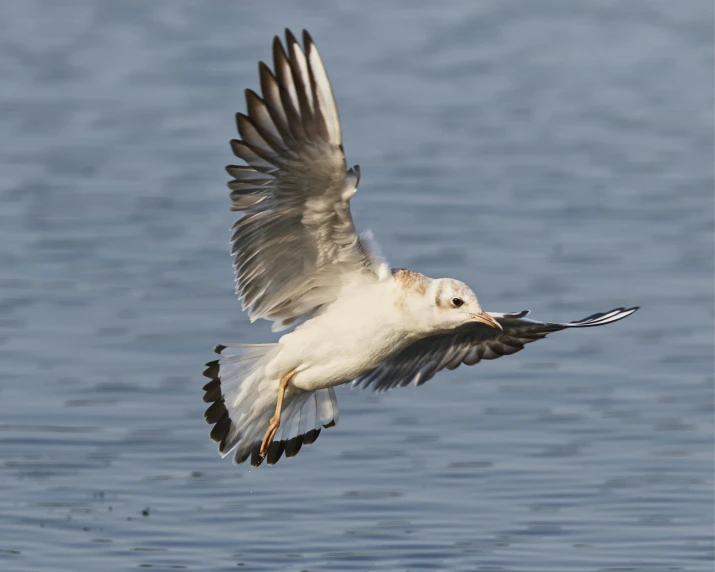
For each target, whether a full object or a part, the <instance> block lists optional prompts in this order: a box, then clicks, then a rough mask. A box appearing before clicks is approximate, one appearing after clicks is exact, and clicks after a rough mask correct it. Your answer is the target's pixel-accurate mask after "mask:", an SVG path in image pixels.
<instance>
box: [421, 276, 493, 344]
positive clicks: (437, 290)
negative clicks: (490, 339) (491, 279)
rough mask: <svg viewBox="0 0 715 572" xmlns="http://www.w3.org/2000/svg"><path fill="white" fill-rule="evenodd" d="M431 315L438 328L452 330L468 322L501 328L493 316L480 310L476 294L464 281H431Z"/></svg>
mask: <svg viewBox="0 0 715 572" xmlns="http://www.w3.org/2000/svg"><path fill="white" fill-rule="evenodd" d="M432 287H433V292H432V294H433V295H432V317H433V320H434V323H435V326H436V328H437V329H438V330H447V331H449V330H452V329H454V328H457V327H459V326H463V325H465V324H469V323H475V322H478V323H481V324H485V325H487V326H489V327H491V328H495V329H497V330H501V329H502V327H501V325H500V324H499V322H497V321H496V320H495V319H494V318H492V317H491V316H490V315H489V314H487V313H486V312H484V311H483V310H482V307H481V306H480V305H479V301H478V300H477V296H476V295H475V294H474V292H472V289H471V288H470V287H469V286H467V285H466V284H465V283H464V282H460V281H459V280H454V279H452V278H440V279H439V280H434V281H433V283H432Z"/></svg>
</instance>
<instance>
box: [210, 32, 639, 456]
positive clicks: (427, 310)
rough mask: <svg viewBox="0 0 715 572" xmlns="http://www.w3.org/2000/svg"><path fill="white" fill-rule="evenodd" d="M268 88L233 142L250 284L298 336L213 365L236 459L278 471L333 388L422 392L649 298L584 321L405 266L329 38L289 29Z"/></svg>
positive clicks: (262, 315)
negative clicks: (360, 201) (365, 160)
mask: <svg viewBox="0 0 715 572" xmlns="http://www.w3.org/2000/svg"><path fill="white" fill-rule="evenodd" d="M258 71H259V77H260V84H261V95H259V94H258V93H256V92H255V91H252V90H250V89H248V90H246V92H245V93H246V106H247V112H246V113H245V114H244V113H238V114H237V115H236V121H237V126H238V133H239V136H240V139H234V140H232V141H231V147H232V149H233V152H234V154H235V155H236V156H237V157H238V158H240V159H242V160H243V162H244V163H245V165H229V166H228V167H226V170H227V172H228V174H229V175H230V176H231V177H233V180H232V181H230V182H229V183H228V187H229V189H230V190H231V201H232V204H231V210H233V211H241V212H242V213H243V214H242V216H241V218H239V219H238V221H237V222H236V223H235V224H234V225H233V227H232V230H233V236H232V237H231V241H230V242H231V245H232V248H231V254H232V256H234V264H233V267H234V271H235V282H236V293H237V294H238V296H239V298H240V299H241V300H242V306H243V310H247V311H248V316H249V318H250V320H251V322H253V321H255V320H258V319H265V320H270V321H272V322H273V331H283V330H289V331H288V332H287V333H284V334H283V335H282V336H281V337H280V339H279V340H278V342H277V343H268V344H237V343H225V344H220V345H218V346H216V348H215V349H214V351H215V352H216V353H217V354H219V355H220V358H219V359H217V360H214V361H210V362H209V363H207V364H206V366H207V368H206V370H205V371H204V376H205V377H207V378H209V380H210V381H209V382H208V383H206V385H205V386H204V388H203V389H204V391H205V394H204V397H203V399H204V401H205V402H206V403H210V404H211V405H209V407H208V408H207V409H206V412H205V418H206V421H207V422H208V423H209V424H210V425H213V427H212V429H211V433H210V436H211V439H213V440H214V441H215V442H217V443H218V451H219V454H220V455H221V456H222V457H225V456H226V455H228V454H230V453H232V452H233V458H234V461H235V462H236V463H243V462H245V461H247V460H248V459H249V458H250V463H251V465H253V466H259V465H260V464H261V463H262V462H263V461H264V459H265V460H266V461H267V464H269V465H272V464H275V463H276V462H277V461H278V460H279V459H280V458H281V457H282V456H283V454H284V453H285V456H286V457H293V456H295V455H297V454H298V452H299V451H300V450H301V447H302V446H303V445H310V444H312V443H314V442H315V440H316V439H317V438H318V436H319V435H320V432H321V430H323V429H326V428H329V427H332V426H334V425H335V424H336V423H337V422H338V404H337V399H336V397H335V391H334V387H335V386H338V385H342V384H346V383H351V384H352V387H360V388H371V389H373V390H375V391H378V392H382V391H386V390H389V389H393V388H396V387H405V386H407V385H410V384H412V385H422V384H423V383H425V382H426V381H428V380H429V379H431V378H432V377H433V376H434V375H435V374H436V373H437V372H438V371H440V370H442V369H444V368H447V369H454V368H456V367H457V366H459V365H460V364H465V365H474V364H476V363H477V362H479V361H481V360H483V359H495V358H498V357H501V356H504V355H510V354H513V353H516V352H518V351H520V350H521V349H523V347H524V346H525V345H526V344H528V343H531V342H534V341H536V340H540V339H542V338H544V337H546V335H547V334H550V333H551V332H557V331H559V330H565V329H568V328H589V327H594V326H603V325H605V324H610V323H612V322H616V321H618V320H622V319H623V318H625V317H627V316H630V315H631V314H633V313H634V312H635V311H636V310H637V309H638V307H633V308H616V309H615V310H611V311H609V312H602V313H598V314H593V315H592V316H589V317H588V318H584V319H583V320H578V321H575V322H570V323H553V322H539V321H536V320H532V319H529V318H527V315H528V314H529V312H528V311H524V312H515V313H497V312H486V311H484V310H483V309H482V307H481V305H480V303H479V301H478V300H477V297H476V295H475V294H474V292H473V291H472V289H471V288H469V286H467V285H466V284H464V283H462V282H460V281H458V280H454V279H452V278H429V277H427V276H425V275H423V274H420V273H418V272H415V271H414V270H409V269H405V268H402V269H394V268H391V267H390V266H389V265H388V263H387V262H386V261H385V259H384V258H383V256H382V255H381V254H380V250H379V248H378V247H377V244H376V243H375V241H374V239H373V237H372V235H371V234H370V233H369V232H364V233H361V234H358V233H357V231H356V230H355V225H354V223H353V218H352V215H351V213H350V199H351V198H352V196H353V195H354V194H355V192H356V191H357V189H358V185H359V183H360V168H359V167H358V166H354V167H352V168H348V167H347V163H346V160H345V153H344V151H343V144H342V135H341V129H340V120H339V118H338V110H337V107H336V105H335V100H334V98H333V91H332V88H331V86H330V82H329V81H328V76H327V74H326V72H325V68H324V66H323V62H322V60H321V58H320V55H319V54H318V50H317V48H316V47H315V43H314V42H313V40H312V38H311V37H310V35H309V34H308V32H307V31H303V46H302V47H301V45H300V43H299V42H298V41H297V40H296V38H295V36H294V35H293V34H292V33H291V32H290V30H286V40H285V47H284V46H283V44H282V43H281V41H280V39H279V38H278V37H275V38H274V41H273V69H271V68H270V67H269V66H268V65H266V64H265V63H263V62H259V64H258Z"/></svg>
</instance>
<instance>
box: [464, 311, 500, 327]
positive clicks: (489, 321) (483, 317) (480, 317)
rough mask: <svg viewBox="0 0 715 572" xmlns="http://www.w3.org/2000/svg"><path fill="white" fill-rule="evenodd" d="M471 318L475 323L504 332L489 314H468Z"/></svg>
mask: <svg viewBox="0 0 715 572" xmlns="http://www.w3.org/2000/svg"><path fill="white" fill-rule="evenodd" d="M470 315H471V316H472V318H474V319H475V320H476V321H477V322H481V323H482V324H486V325H487V326H489V327H490V328H495V329H497V330H502V331H503V330H504V328H502V327H501V324H500V323H499V322H497V321H496V320H495V319H494V318H492V317H491V316H490V315H489V314H487V313H486V312H479V313H478V314H470Z"/></svg>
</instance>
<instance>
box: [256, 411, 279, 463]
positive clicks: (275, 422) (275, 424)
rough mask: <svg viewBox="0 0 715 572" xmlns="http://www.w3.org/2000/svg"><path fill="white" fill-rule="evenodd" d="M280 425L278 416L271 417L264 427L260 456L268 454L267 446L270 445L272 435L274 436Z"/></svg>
mask: <svg viewBox="0 0 715 572" xmlns="http://www.w3.org/2000/svg"><path fill="white" fill-rule="evenodd" d="M280 426H281V419H280V417H275V416H274V417H271V421H270V423H269V424H268V429H266V434H265V435H264V436H263V442H262V443H261V457H265V456H266V455H267V454H268V448H269V447H270V446H271V443H273V437H275V436H276V433H277V432H278V428H279V427H280Z"/></svg>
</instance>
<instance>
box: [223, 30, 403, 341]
mask: <svg viewBox="0 0 715 572" xmlns="http://www.w3.org/2000/svg"><path fill="white" fill-rule="evenodd" d="M303 43H304V46H305V49H302V48H301V46H300V44H299V43H298V42H297V41H296V39H295V37H294V36H293V34H292V33H291V32H290V31H288V30H286V46H287V51H286V50H284V48H283V46H282V44H281V42H280V40H279V39H278V37H276V38H275V40H274V42H273V64H274V66H273V67H274V69H273V71H271V69H269V67H268V66H267V65H266V64H264V63H263V62H259V74H260V80H261V91H262V97H261V96H259V95H258V94H256V93H255V92H253V91H251V90H246V103H247V107H248V112H247V113H246V114H243V113H239V114H237V115H236V118H237V123H238V132H239V134H240V137H241V138H240V139H234V140H233V141H231V147H232V148H233V152H234V153H235V155H236V156H237V157H239V158H241V159H243V160H244V161H245V162H246V163H247V165H242V166H233V165H230V166H228V167H227V168H226V170H227V171H228V173H229V174H230V175H231V176H232V177H234V180H233V181H231V182H229V183H228V186H229V188H230V189H231V191H232V192H231V200H232V201H233V204H232V205H231V209H232V210H236V211H243V212H244V214H243V216H242V217H241V218H240V219H239V220H238V221H237V222H236V224H235V225H234V226H233V230H234V231H235V232H234V234H233V236H232V238H231V243H232V250H231V254H232V255H235V259H234V269H235V279H236V293H237V294H238V295H239V297H240V298H241V299H242V300H243V307H244V309H248V312H249V316H250V318H251V320H252V321H253V320H256V319H258V318H265V319H268V320H273V321H275V322H276V324H275V325H274V329H282V328H284V327H287V326H289V325H290V324H291V323H293V322H294V321H295V320H297V319H299V318H301V317H304V316H306V315H308V314H310V313H311V312H312V311H314V310H315V309H316V308H318V307H320V306H321V305H323V304H326V303H329V302H331V301H333V300H334V299H335V298H336V296H337V295H338V292H339V290H340V288H341V287H342V285H344V284H345V283H346V282H352V281H354V280H356V279H361V278H364V279H367V280H376V279H377V278H378V276H381V273H382V272H387V273H389V271H388V270H386V268H387V266H386V265H385V264H384V263H383V261H382V260H381V258H380V256H379V254H378V251H377V249H376V248H374V247H372V245H371V241H370V240H369V237H366V236H360V237H359V236H358V235H357V234H356V232H355V226H354V224H353V219H352V215H351V213H350V205H349V203H348V201H349V200H350V197H351V196H352V195H353V194H354V193H355V191H356V190H357V187H358V183H359V180H360V170H359V168H358V167H357V166H356V167H354V168H352V169H349V170H348V169H347V166H346V162H345V155H344V153H343V146H342V136H341V132H340V120H339V118H338V110H337V107H336V106H335V101H334V99H333V92H332V88H331V87H330V82H329V81H328V76H327V75H326V73H325V68H324V67H323V63H322V61H321V60H320V55H319V54H318V50H317V49H316V47H315V44H314V43H313V40H312V39H311V37H310V35H309V34H308V33H307V32H305V31H304V32H303ZM383 266H384V268H383Z"/></svg>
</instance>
